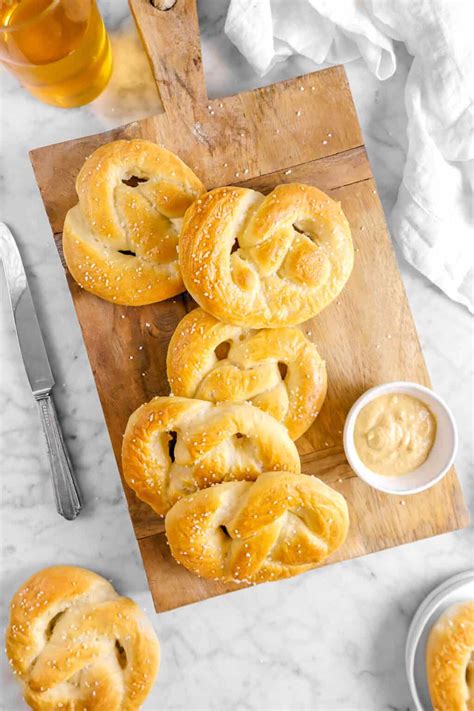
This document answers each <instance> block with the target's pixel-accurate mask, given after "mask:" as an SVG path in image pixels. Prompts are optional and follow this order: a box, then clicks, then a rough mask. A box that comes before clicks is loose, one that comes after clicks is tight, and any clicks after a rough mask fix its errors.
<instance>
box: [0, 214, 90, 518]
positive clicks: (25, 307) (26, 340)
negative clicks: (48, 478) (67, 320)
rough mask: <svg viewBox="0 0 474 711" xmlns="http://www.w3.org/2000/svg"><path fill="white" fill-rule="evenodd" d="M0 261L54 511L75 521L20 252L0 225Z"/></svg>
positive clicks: (77, 506) (75, 493) (69, 471)
mask: <svg viewBox="0 0 474 711" xmlns="http://www.w3.org/2000/svg"><path fill="white" fill-rule="evenodd" d="M0 258H1V261H2V264H3V270H4V272H5V277H6V282H7V287H8V293H9V295H10V304H11V308H12V313H13V320H14V322H15V328H16V335H17V337H18V343H19V344H20V351H21V355H22V358H23V364H24V366H25V370H26V374H27V376H28V380H29V382H30V387H31V390H32V392H33V395H34V397H35V400H36V402H37V403H38V408H39V411H40V416H41V424H42V425H43V430H44V434H45V437H46V444H47V447H48V456H49V463H50V467H51V475H52V480H53V490H54V497H55V499H56V509H57V511H58V513H59V514H61V516H64V518H65V519H67V520H68V521H72V520H73V519H75V518H76V516H77V515H78V513H79V511H80V510H81V507H82V503H81V497H80V494H79V489H78V486H77V483H76V479H75V476H74V471H73V468H72V464H71V460H70V458H69V454H68V451H67V449H66V445H65V444H64V439H63V435H62V432H61V428H60V425H59V421H58V417H57V414H56V409H55V407H54V402H53V399H52V397H51V391H52V389H53V386H54V378H53V374H52V372H51V367H50V365H49V361H48V355H47V353H46V348H45V346H44V341H43V337H42V335H41V331H40V327H39V324H38V319H37V317H36V311H35V307H34V305H33V300H32V298H31V292H30V288H29V286H28V281H27V279H26V274H25V270H24V267H23V263H22V261H21V256H20V252H19V251H18V247H17V245H16V242H15V240H14V238H13V235H12V233H11V232H10V230H9V229H8V227H7V226H6V225H5V224H3V222H0Z"/></svg>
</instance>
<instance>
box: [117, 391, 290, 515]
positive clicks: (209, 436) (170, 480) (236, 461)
mask: <svg viewBox="0 0 474 711" xmlns="http://www.w3.org/2000/svg"><path fill="white" fill-rule="evenodd" d="M122 465H123V475H124V477H125V480H126V482H127V484H128V485H129V486H130V488H131V489H133V490H134V491H135V493H136V495H137V496H138V498H139V499H142V500H143V501H146V503H147V504H149V505H150V506H151V507H152V508H153V509H154V510H155V511H156V513H158V514H160V515H164V514H165V513H166V512H167V511H168V509H169V508H170V507H171V506H172V505H173V504H174V503H175V502H176V501H178V499H180V498H181V497H183V496H186V495H187V494H190V493H192V492H194V491H197V490H198V489H202V488H204V487H206V486H211V484H215V483H218V482H221V481H228V480H232V479H255V478H256V477H257V476H259V474H261V472H262V471H267V470H273V469H284V470H288V471H291V472H299V471H300V460H299V456H298V452H297V450H296V447H295V445H294V443H293V442H292V441H291V439H290V437H289V435H288V432H287V431H286V429H285V427H284V426H283V425H281V424H280V423H279V422H277V421H276V420H275V419H274V418H273V417H271V416H270V415H267V414H266V413H265V412H262V410H259V409H258V408H256V407H253V406H252V405H249V404H246V403H242V404H236V403H223V404H221V405H214V404H212V403H210V402H205V401H204V400H191V399H187V398H183V397H155V398H154V399H153V400H150V402H148V403H146V404H145V405H142V406H141V407H139V408H138V410H136V411H135V412H134V413H133V414H132V415H131V417H130V419H129V421H128V425H127V429H126V430H125V435H124V438H123V446H122Z"/></svg>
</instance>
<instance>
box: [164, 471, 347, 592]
mask: <svg viewBox="0 0 474 711" xmlns="http://www.w3.org/2000/svg"><path fill="white" fill-rule="evenodd" d="M165 525H166V535H167V537H168V542H169V544H170V548H171V552H172V554H173V556H174V558H175V559H176V560H177V561H178V562H179V563H181V564H182V565H184V566H185V567H186V568H188V570H191V571H192V572H193V573H197V574H198V575H200V576H202V577H205V578H213V579H215V580H226V581H231V580H235V581H242V582H249V583H261V582H265V581H268V580H278V579H279V578H288V577H290V576H292V575H298V573H303V572H304V571H306V570H309V569H310V568H313V567H314V566H315V565H318V564H319V563H321V562H322V561H323V560H324V559H325V558H326V557H327V556H328V555H330V554H331V553H332V552H334V551H335V550H336V549H337V548H339V546H340V545H342V543H343V542H344V540H345V538H346V535H347V529H348V525H349V515H348V511H347V504H346V501H345V499H344V497H343V496H341V494H339V493H338V492H337V491H334V489H331V488H330V487H329V486H327V485H326V484H324V483H323V482H322V481H320V480H319V479H316V477H313V476H309V475H306V474H288V473H286V472H267V473H265V474H261V475H260V476H259V477H258V479H257V480H256V481H255V482H247V481H242V482H227V483H225V484H217V485H216V486H212V487H211V488H210V489H205V490H204V491H199V492H197V493H196V494H192V495H191V496H187V497H186V498H184V499H181V501H178V503H177V504H175V505H174V506H173V508H172V509H171V510H170V511H169V512H168V514H167V516H166V520H165Z"/></svg>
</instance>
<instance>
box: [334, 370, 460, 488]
mask: <svg viewBox="0 0 474 711" xmlns="http://www.w3.org/2000/svg"><path fill="white" fill-rule="evenodd" d="M387 393H400V394H403V395H411V396H412V397H416V398H418V400H421V402H423V403H425V405H428V407H429V409H430V410H431V412H432V413H433V415H434V416H435V418H436V425H437V427H436V437H435V441H434V443H433V447H432V449H431V451H430V453H429V455H428V458H427V459H426V461H424V462H423V464H422V465H421V466H419V467H418V468H417V469H415V470H414V471H412V472H410V473H409V474H402V475H400V476H384V475H382V474H377V473H376V472H373V471H372V470H371V469H369V468H368V467H366V466H365V464H364V463H363V462H362V461H361V459H360V458H359V455H358V454H357V450H356V448H355V444H354V426H355V421H356V419H357V415H358V414H359V412H360V411H361V410H362V408H363V407H364V406H365V405H367V403H369V402H371V401H372V400H375V398H377V397H380V396H381V395H386V394H387ZM343 441H344V451H345V453H346V457H347V461H348V462H349V465H350V467H351V469H353V470H354V471H355V473H356V474H357V475H358V476H359V477H360V478H361V479H363V480H364V481H365V482H366V484H369V486H373V487H374V489H378V490H379V491H383V492H385V493H386V494H398V495H399V496H400V495H402V494H416V493H418V492H419V491H423V490H424V489H428V488H429V487H430V486H433V485H434V484H436V483H437V482H438V481H440V479H442V478H443V476H444V475H445V474H446V473H447V472H448V471H449V469H450V468H451V466H452V464H453V462H454V459H455V457H456V452H457V449H458V433H457V428H456V423H455V422H454V417H453V415H452V413H451V410H450V409H449V407H448V406H447V405H446V403H445V402H444V401H443V400H442V399H441V398H440V397H439V396H438V395H435V393H434V392H433V391H432V390H430V389H429V388H425V387H424V386H423V385H418V383H409V382H404V381H403V380H400V381H396V382H393V383H383V384H382V385H376V386H375V387H374V388H371V389H370V390H367V392H365V393H364V394H363V395H361V397H360V398H359V399H358V400H356V401H355V403H354V404H353V406H352V407H351V409H350V410H349V414H348V415H347V417H346V422H345V425H344V439H343Z"/></svg>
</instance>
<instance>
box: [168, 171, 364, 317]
mask: <svg viewBox="0 0 474 711" xmlns="http://www.w3.org/2000/svg"><path fill="white" fill-rule="evenodd" d="M179 263H180V266H181V273H182V275H183V281H184V283H185V285H186V288H187V290H188V291H189V293H190V294H191V296H192V297H193V298H194V299H195V300H196V301H197V302H198V304H199V305H200V306H202V308H203V309H204V310H205V311H207V312H208V313H210V314H212V315H213V316H215V317H216V318H218V319H220V320H221V321H224V323H232V324H235V325H237V326H249V327H251V328H266V327H272V328H275V327H276V326H289V325H294V324H298V323H301V322H302V321H306V320H307V319H309V318H310V317H311V316H314V315H315V314H317V313H318V312H319V311H321V309H323V308H324V307H325V306H327V305H328V304H329V303H330V302H331V301H332V300H333V299H334V298H335V297H336V296H337V295H338V294H339V292H340V291H341V289H342V288H343V286H344V284H345V283H346V281H347V279H348V278H349V275H350V273H351V270H352V264H353V246H352V239H351V232H350V228H349V224H348V222H347V220H346V218H345V216H344V213H343V212H342V209H341V207H340V205H339V203H337V202H334V200H331V198H330V197H328V196H327V195H326V194H325V193H323V192H321V191H320V190H318V189H317V188H315V187H312V186H311V185H302V184H299V183H294V184H289V185H279V186H278V187H276V188H275V189H274V190H273V191H272V192H271V193H270V194H269V195H267V196H266V197H264V196H263V195H261V194H260V193H258V192H255V191H254V190H248V189H247V188H232V187H227V188H217V189H215V190H211V191H210V192H208V193H206V194H205V195H202V196H201V197H200V198H199V199H198V200H197V201H196V202H195V203H194V204H193V205H192V206H191V207H190V208H189V210H187V212H186V215H185V219H184V223H183V228H182V231H181V235H180V238H179Z"/></svg>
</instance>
